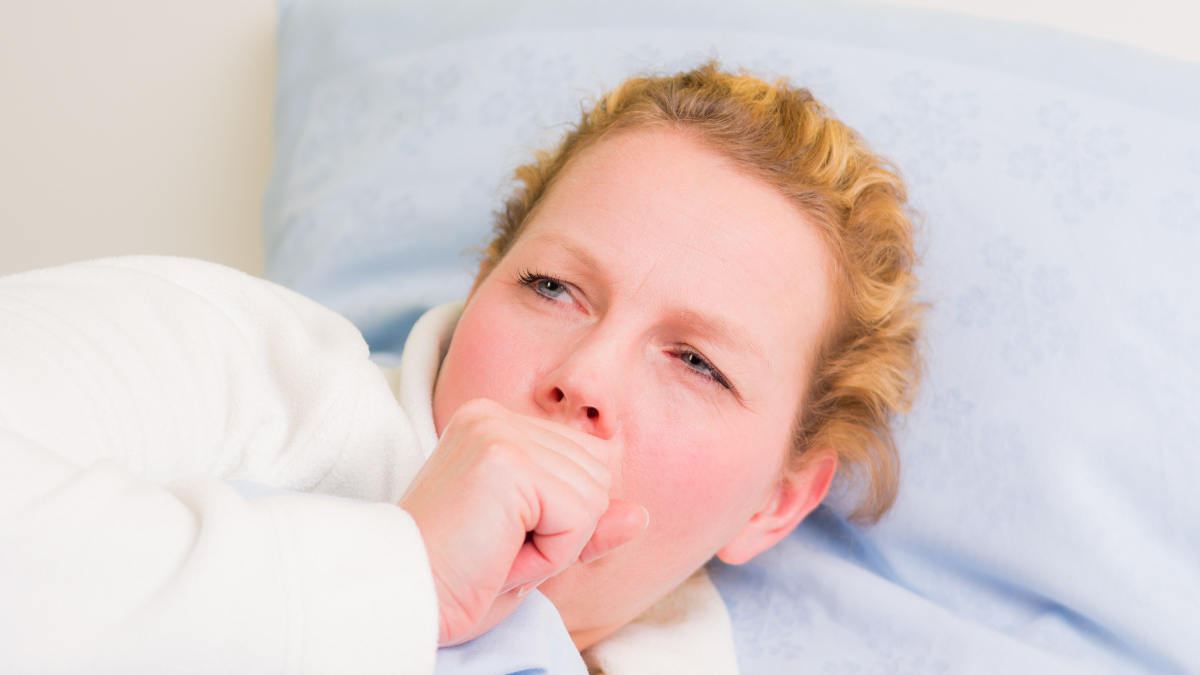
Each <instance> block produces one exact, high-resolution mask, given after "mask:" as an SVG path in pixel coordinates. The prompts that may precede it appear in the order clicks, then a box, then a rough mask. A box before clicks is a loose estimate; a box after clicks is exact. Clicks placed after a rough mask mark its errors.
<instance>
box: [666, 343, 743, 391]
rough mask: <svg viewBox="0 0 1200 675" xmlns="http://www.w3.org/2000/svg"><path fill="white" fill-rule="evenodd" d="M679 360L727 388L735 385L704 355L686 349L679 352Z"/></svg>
mask: <svg viewBox="0 0 1200 675" xmlns="http://www.w3.org/2000/svg"><path fill="white" fill-rule="evenodd" d="M679 360H680V361H683V363H684V364H685V365H686V366H687V367H688V368H691V369H692V370H694V371H696V372H697V373H698V374H699V375H701V376H703V377H707V378H708V379H710V380H712V381H713V382H716V383H717V384H719V385H721V386H722V387H725V388H726V389H733V385H732V384H730V383H729V380H728V379H726V378H725V376H724V375H723V374H721V371H719V370H717V369H716V368H715V367H714V366H713V364H711V363H709V362H708V361H707V360H706V359H705V358H704V357H703V356H700V355H699V354H697V353H696V352H689V351H684V352H680V353H679Z"/></svg>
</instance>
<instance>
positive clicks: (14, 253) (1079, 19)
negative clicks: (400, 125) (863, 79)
mask: <svg viewBox="0 0 1200 675" xmlns="http://www.w3.org/2000/svg"><path fill="white" fill-rule="evenodd" d="M780 1H781V2H786V1H788V0H780ZM875 1H876V2H883V3H886V4H893V5H904V6H911V7H921V8H927V9H938V10H945V11H952V12H957V13H961V14H969V15H975V16H981V17H986V18H992V19H1001V20H1006V21H1020V22H1027V23H1036V24H1041V25H1046V26H1051V27H1055V28H1060V29H1064V30H1069V31H1073V32H1076V33H1081V34H1084V35H1088V36H1092V37H1098V38H1102V39H1108V40H1114V41H1118V42H1125V43H1128V44H1132V45H1135V46H1139V47H1142V48H1145V49H1149V50H1151V51H1156V52H1158V53H1160V54H1165V55H1167V56H1172V57H1175V58H1178V59H1182V60H1187V61H1191V62H1195V63H1200V39H1197V37H1196V36H1197V35H1200V0H875ZM276 4H277V0H202V1H195V2H181V1H177V0H103V1H102V2H97V1H96V0H0V275H3V274H8V273H12V272H20V271H24V270H28V269H34V268H38V267H46V266H49V265H57V264H61V263H66V262H71V261H75V260H84V259H87V258H96V257H101V256H110V255H121V254H130V253H161V254H171V255H185V256H192V257H197V258H204V259H207V260H212V261H216V262H220V263H224V264H226V265H230V266H233V267H237V268H239V269H242V270H245V271H247V272H250V273H251V274H260V273H261V272H262V266H263V265H262V245H261V243H260V240H259V229H258V228H259V218H260V208H261V196H262V192H263V190H264V188H265V186H266V181H267V175H268V172H269V168H270V167H269V164H270V117H271V77H272V69H273V60H274V56H273V51H274V40H273V32H274V23H275V19H276Z"/></svg>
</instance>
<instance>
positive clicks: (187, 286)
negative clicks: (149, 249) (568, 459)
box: [0, 259, 437, 673]
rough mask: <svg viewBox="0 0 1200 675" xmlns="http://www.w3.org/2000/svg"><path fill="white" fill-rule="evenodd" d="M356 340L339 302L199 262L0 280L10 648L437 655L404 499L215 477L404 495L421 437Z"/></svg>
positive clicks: (40, 657) (365, 667)
mask: <svg viewBox="0 0 1200 675" xmlns="http://www.w3.org/2000/svg"><path fill="white" fill-rule="evenodd" d="M365 355H366V346H365V344H363V343H362V340H361V337H359V336H358V334H357V332H356V331H354V329H353V328H352V327H350V326H349V324H347V323H345V322H344V321H343V320H341V319H340V317H336V315H333V314H332V313H329V312H326V311H325V310H323V309H321V308H319V307H318V306H316V305H315V304H313V303H310V302H308V301H306V300H304V299H303V298H300V297H299V296H295V295H294V294H291V293H289V292H287V291H285V290H283V289H279V288H278V287H275V286H273V285H270V284H266V283H265V282H261V281H257V280H254V279H251V278H249V277H245V276H244V275H241V274H240V273H237V272H233V271H232V270H225V269H223V268H219V267H217V266H213V265H207V264H204V263H198V262H195V261H172V260H164V259H130V260H122V261H110V262H101V263H92V264H88V265H83V266H72V267H70V268H60V269H57V270H46V271H41V272H36V273H30V274H25V275H17V276H14V277H9V278H6V279H4V280H0V374H2V377H0V653H3V654H5V663H6V667H8V668H11V669H14V670H16V671H34V670H39V671H40V670H70V669H79V668H81V667H83V666H86V669H87V670H89V671H97V670H101V671H103V670H114V671H122V670H123V671H126V672H128V671H129V670H131V667H132V670H154V671H156V672H170V671H172V670H182V669H186V670H208V671H218V670H219V671H221V672H241V671H247V672H249V671H255V672H261V671H263V670H288V669H298V670H304V671H314V672H326V671H328V672H377V671H378V672H382V671H395V670H397V669H402V670H404V671H405V672H416V673H419V672H430V671H431V670H432V662H433V654H434V647H435V641H436V636H437V605H436V599H435V594H434V591H433V585H432V581H431V577H430V573H429V570H428V563H427V562H426V556H425V550H424V547H423V544H422V542H421V539H420V535H419V531H418V530H417V528H416V526H415V525H414V523H413V521H412V519H411V518H409V517H408V515H407V514H405V513H404V512H403V511H401V510H400V509H397V508H395V507H394V506H392V505H391V504H355V503H348V502H341V501H337V500H329V499H322V498H318V497H312V496H304V495H296V496H278V497H270V498H266V499H261V500H255V501H254V502H246V501H244V500H242V499H241V498H240V497H238V496H237V494H236V493H235V492H234V491H233V490H232V489H231V488H230V487H228V486H227V485H225V484H224V483H223V482H222V481H220V480H217V479H216V478H235V477H236V478H245V479H247V480H255V481H260V482H264V483H268V484H273V485H277V486H280V487H285V488H289V489H293V490H304V491H317V492H326V493H332V494H342V495H345V496H349V497H357V498H360V499H369V500H378V501H389V502H392V503H394V502H395V501H398V499H399V495H400V492H401V491H402V489H403V486H404V485H406V484H407V483H408V481H409V480H410V479H411V476H412V474H414V473H415V471H416V468H417V466H418V465H419V458H413V457H410V456H408V455H406V454H405V452H404V451H403V447H402V446H403V443H398V441H397V439H401V440H403V439H404V438H405V434H411V433H412V432H411V430H409V429H407V427H405V425H404V421H403V419H402V418H401V416H400V415H399V414H398V412H396V410H395V408H396V406H395V403H394V400H393V399H392V397H391V394H390V393H389V392H388V391H387V387H386V384H385V383H384V382H383V381H382V377H381V376H380V375H379V374H378V372H377V371H376V370H375V369H374V366H372V365H371V364H370V363H369V362H367V361H366V358H365ZM315 383H319V384H320V386H316V384H315ZM196 476H212V477H216V478H201V477H196Z"/></svg>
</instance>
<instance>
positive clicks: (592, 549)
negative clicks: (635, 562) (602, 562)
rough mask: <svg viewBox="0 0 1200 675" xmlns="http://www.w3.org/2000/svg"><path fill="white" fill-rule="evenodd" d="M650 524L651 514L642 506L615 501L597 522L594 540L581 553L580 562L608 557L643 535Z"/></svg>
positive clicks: (590, 540) (584, 562)
mask: <svg viewBox="0 0 1200 675" xmlns="http://www.w3.org/2000/svg"><path fill="white" fill-rule="evenodd" d="M649 524H650V512H649V511H647V510H646V508H645V507H644V506H641V505H640V504H634V503H633V502H627V501H625V500H623V499H613V500H610V501H609V502H608V510H607V511H605V512H604V515H602V516H600V520H598V521H596V530H595V531H594V532H593V533H592V538H591V539H589V540H588V543H587V544H586V545H585V546H584V547H583V551H581V552H580V553H579V562H581V563H583V564H585V565H586V564H588V563H590V562H593V561H596V560H599V559H600V558H603V557H604V556H606V555H608V554H609V553H611V552H612V551H613V549H615V548H617V547H619V546H622V545H624V544H626V543H628V542H629V541H630V540H632V539H633V538H634V537H636V536H638V535H639V534H641V533H642V532H643V531H644V530H645V529H646V527H647V526H648V525H649Z"/></svg>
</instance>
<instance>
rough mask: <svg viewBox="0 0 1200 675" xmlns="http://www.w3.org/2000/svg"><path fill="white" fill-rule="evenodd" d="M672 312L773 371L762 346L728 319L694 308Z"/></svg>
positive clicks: (709, 335)
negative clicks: (754, 358) (755, 358)
mask: <svg viewBox="0 0 1200 675" xmlns="http://www.w3.org/2000/svg"><path fill="white" fill-rule="evenodd" d="M672 314H674V315H675V317H676V318H677V319H679V320H681V321H683V322H684V323H687V324H689V325H692V326H695V327H696V328H697V329H698V330H699V331H700V333H702V334H704V335H705V336H707V337H710V338H712V339H713V340H715V341H717V342H722V343H725V344H726V345H727V346H729V347H732V348H733V349H735V350H737V351H743V352H747V353H749V354H751V355H752V356H755V357H757V358H758V360H759V361H761V362H762V364H763V365H764V366H766V368H767V370H768V371H772V372H773V371H774V368H773V367H772V365H771V360H770V359H768V358H767V355H766V352H764V351H763V350H762V347H760V346H759V345H758V343H757V342H755V341H754V340H751V339H750V338H748V337H746V335H745V332H744V331H742V330H739V329H738V328H737V327H736V326H734V325H733V324H731V323H729V322H728V321H726V320H724V319H722V318H720V317H717V316H712V315H710V314H705V313H704V312H701V311H698V310H694V309H677V310H674V311H673V312H672Z"/></svg>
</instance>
